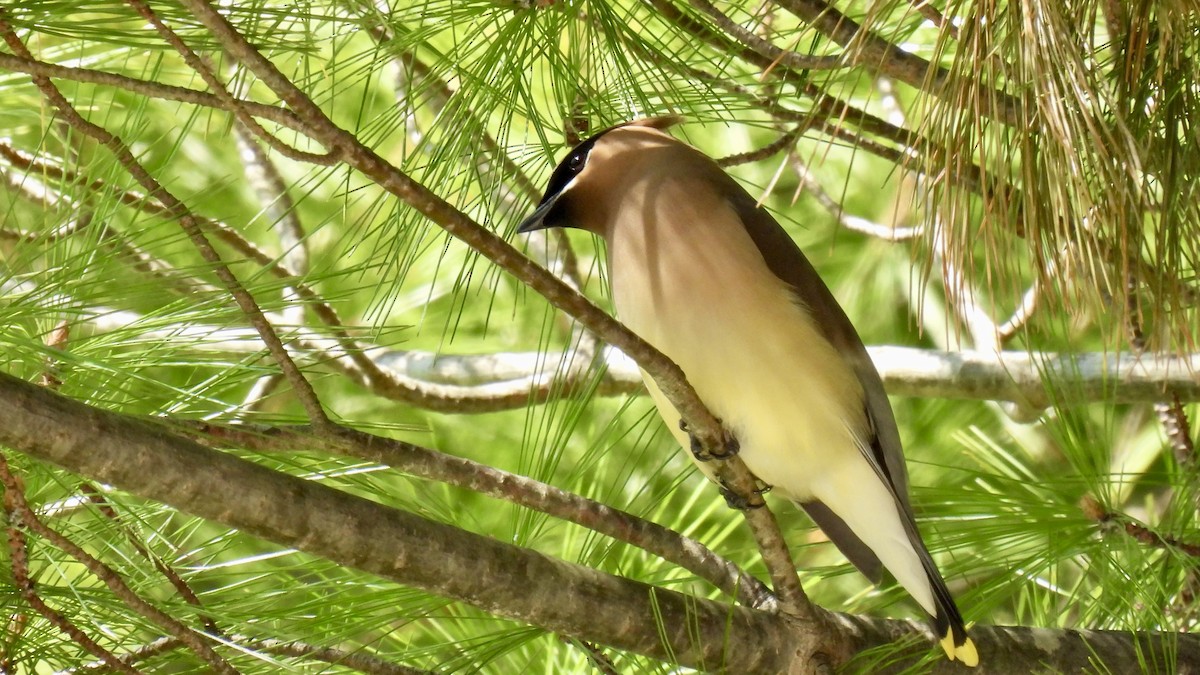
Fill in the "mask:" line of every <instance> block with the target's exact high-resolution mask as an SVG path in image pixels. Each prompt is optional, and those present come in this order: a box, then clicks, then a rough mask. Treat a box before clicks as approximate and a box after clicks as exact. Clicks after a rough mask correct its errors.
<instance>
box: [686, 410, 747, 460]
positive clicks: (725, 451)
mask: <svg viewBox="0 0 1200 675" xmlns="http://www.w3.org/2000/svg"><path fill="white" fill-rule="evenodd" d="M718 421H720V420H718ZM679 430H680V431H684V432H687V435H688V440H689V441H690V443H689V445H691V450H692V457H695V458H696V461H697V462H710V461H712V460H714V459H729V458H730V457H733V456H734V455H736V454H738V453H739V452H741V450H742V446H741V444H740V443H738V439H737V437H735V436H734V435H733V434H731V433H729V432H728V431H723V433H724V438H722V439H721V445H722V449H721V450H720V451H719V452H705V451H704V448H703V447H702V446H701V445H700V439H698V438H696V437H695V436H694V435H692V433H691V432H690V431H688V425H687V422H684V421H683V420H682V419H681V420H679Z"/></svg>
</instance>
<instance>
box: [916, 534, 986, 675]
mask: <svg viewBox="0 0 1200 675" xmlns="http://www.w3.org/2000/svg"><path fill="white" fill-rule="evenodd" d="M924 548H925V547H924V546H922V547H920V551H919V552H920V554H921V555H920V557H921V565H922V566H923V567H924V568H925V574H926V575H927V576H928V577H929V587H930V588H931V589H932V590H933V603H934V605H935V606H936V607H937V614H935V615H934V616H933V626H934V629H935V630H936V631H937V635H938V637H939V640H938V642H939V644H941V645H942V649H944V650H945V651H946V657H947V658H949V659H950V660H951V661H960V662H962V664H963V665H964V666H970V667H972V668H974V667H975V666H977V665H979V652H978V650H976V649H975V642H974V641H973V640H971V637H970V636H969V635H967V627H966V626H965V625H963V618H962V614H960V613H959V611H958V605H956V604H954V598H952V597H950V589H948V588H946V582H945V581H943V580H942V575H941V573H940V572H938V570H937V567H935V566H934V564H933V559H932V558H930V557H929V553H928V552H926V551H925V550H924Z"/></svg>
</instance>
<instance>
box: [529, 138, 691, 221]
mask: <svg viewBox="0 0 1200 675" xmlns="http://www.w3.org/2000/svg"><path fill="white" fill-rule="evenodd" d="M680 121H681V118H680V117H678V116H674V115H672V116H668V117H649V118H645V119H640V120H635V121H633V122H626V123H624V124H618V125H617V126H614V127H609V128H608V129H605V130H604V131H601V132H599V133H597V134H594V135H593V136H591V137H590V138H588V139H587V140H585V141H583V142H581V143H580V144H579V145H576V146H575V147H574V148H571V151H570V152H568V153H567V156H566V157H564V158H563V160H562V161H561V162H560V163H559V164H558V166H557V167H555V169H554V173H552V174H551V175H550V182H549V184H547V186H546V194H545V196H543V197H542V201H541V203H539V204H538V207H537V209H536V210H534V212H533V213H531V214H529V216H528V217H527V218H525V220H523V221H521V224H520V225H519V226H518V227H517V232H521V233H525V232H533V231H534V230H541V229H545V228H548V227H575V228H579V229H583V230H588V231H591V232H594V233H596V234H599V235H605V234H606V232H605V231H604V229H605V226H606V224H607V223H608V217H607V215H608V209H609V207H610V205H611V204H612V202H613V200H619V199H621V198H622V197H623V195H624V192H625V191H626V190H627V189H628V188H629V187H630V186H631V185H632V184H635V183H636V182H637V180H638V179H639V177H644V176H647V175H651V174H653V173H654V172H655V171H656V169H655V168H654V167H655V161H656V158H657V157H658V156H660V155H662V152H656V150H659V151H664V152H669V151H670V150H671V149H673V148H678V147H680V146H682V144H681V143H680V142H679V141H677V140H675V139H674V138H672V137H671V136H669V135H667V134H666V133H665V132H664V131H663V130H664V129H667V128H668V127H670V126H672V125H674V124H678V123H679V122H680ZM661 168H662V167H659V169H661Z"/></svg>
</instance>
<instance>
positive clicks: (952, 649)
mask: <svg viewBox="0 0 1200 675" xmlns="http://www.w3.org/2000/svg"><path fill="white" fill-rule="evenodd" d="M940 643H941V645H942V649H943V650H944V651H945V652H946V658H948V659H950V660H951V661H961V662H962V664H963V665H964V666H967V667H969V668H974V667H975V666H978V665H979V651H978V650H976V649H975V642H974V641H973V640H971V638H967V641H966V642H964V643H962V644H961V645H955V644H954V636H953V634H951V633H946V635H945V637H943V638H942V639H941V640H940Z"/></svg>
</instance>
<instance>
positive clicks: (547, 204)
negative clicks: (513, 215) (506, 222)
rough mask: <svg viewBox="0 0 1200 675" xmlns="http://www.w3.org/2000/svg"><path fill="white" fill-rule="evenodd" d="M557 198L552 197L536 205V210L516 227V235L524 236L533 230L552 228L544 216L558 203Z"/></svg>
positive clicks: (556, 196)
mask: <svg viewBox="0 0 1200 675" xmlns="http://www.w3.org/2000/svg"><path fill="white" fill-rule="evenodd" d="M560 194H561V193H560ZM558 197H559V195H554V196H552V197H547V198H546V199H543V200H542V203H541V204H538V207H537V209H536V210H534V212H533V213H531V214H529V216H528V217H526V218H525V220H522V221H521V224H520V225H518V226H517V233H518V234H526V233H529V232H533V231H534V230H540V229H543V228H546V227H552V225H550V224H548V223H546V216H547V215H548V214H549V213H550V210H551V209H553V208H554V205H555V204H556V203H558Z"/></svg>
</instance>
